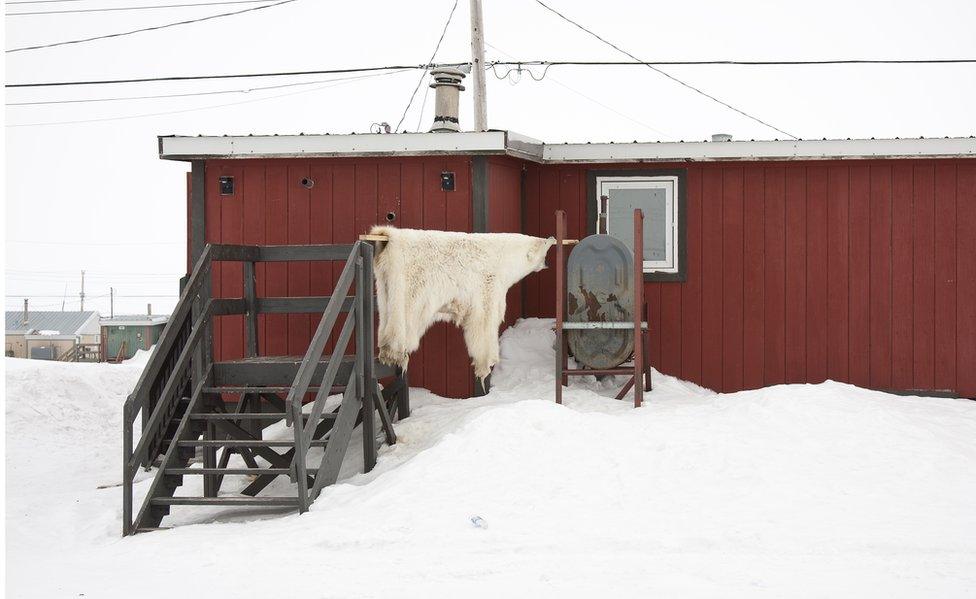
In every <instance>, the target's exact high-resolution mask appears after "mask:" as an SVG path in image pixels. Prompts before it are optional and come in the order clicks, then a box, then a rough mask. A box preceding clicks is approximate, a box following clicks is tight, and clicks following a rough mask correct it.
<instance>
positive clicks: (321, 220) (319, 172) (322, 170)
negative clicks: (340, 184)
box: [308, 160, 337, 354]
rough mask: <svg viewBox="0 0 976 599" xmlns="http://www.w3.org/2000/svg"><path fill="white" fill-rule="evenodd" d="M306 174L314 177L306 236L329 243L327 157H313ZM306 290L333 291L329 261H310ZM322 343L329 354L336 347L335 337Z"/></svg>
mask: <svg viewBox="0 0 976 599" xmlns="http://www.w3.org/2000/svg"><path fill="white" fill-rule="evenodd" d="M309 176H310V177H311V178H312V180H313V181H315V185H314V186H313V187H312V189H311V191H310V193H309V207H308V218H309V239H310V240H311V242H312V243H324V244H331V243H332V220H333V216H332V206H333V202H334V199H333V197H332V183H333V181H332V164H331V163H330V162H329V161H326V160H313V161H312V163H311V164H310V165H309ZM309 277H310V281H309V292H310V293H311V294H312V295H320V296H324V295H332V290H333V287H334V286H335V283H334V282H333V280H332V263H331V262H322V261H318V262H312V263H311V264H309ZM320 320H322V315H321V314H313V315H311V318H309V327H310V330H312V331H314V330H315V329H316V328H318V325H319V321H320ZM336 336H337V335H332V337H333V338H332V339H330V340H329V343H327V344H326V346H325V352H324V353H327V354H331V353H332V351H333V350H334V349H335V337H336Z"/></svg>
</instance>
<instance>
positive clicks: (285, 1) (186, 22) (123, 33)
mask: <svg viewBox="0 0 976 599" xmlns="http://www.w3.org/2000/svg"><path fill="white" fill-rule="evenodd" d="M296 1H297V0H280V1H279V2H275V3H273V4H266V5H264V6H255V7H252V8H245V9H243V10H237V11H234V12H225V13H220V14H216V15H210V16H207V17H200V18H198V19H187V20H184V21H176V22H175V23H166V24H164V25H154V26H152V27H143V28H141V29H132V30H130V31H120V32H118V33H109V34H107V35H96V36H94V37H86V38H81V39H75V40H65V41H63V42H54V43H51V44H39V45H37V46H24V47H21V48H14V49H12V50H7V54H10V53H11V52H24V51H27V50H41V49H43V48H54V47H57V46H67V45H69V44H83V43H86V42H93V41H96V40H104V39H109V38H116V37H122V36H126V35H133V34H135V33H144V32H146V31H158V30H160V29H166V28H169V27H178V26H180V25H190V24H192V23H200V22H203V21H211V20H213V19H221V18H223V17H232V16H234V15H240V14H243V13H246V12H253V11H256V10H263V9H265V8H274V7H276V6H281V5H282V4H290V3H292V2H296Z"/></svg>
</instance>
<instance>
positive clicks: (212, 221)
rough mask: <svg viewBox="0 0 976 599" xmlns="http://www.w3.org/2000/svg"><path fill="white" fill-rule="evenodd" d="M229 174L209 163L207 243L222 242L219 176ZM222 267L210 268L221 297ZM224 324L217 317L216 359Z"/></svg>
mask: <svg viewBox="0 0 976 599" xmlns="http://www.w3.org/2000/svg"><path fill="white" fill-rule="evenodd" d="M229 174H230V173H229V172H228V168H227V167H226V166H224V165H221V164H220V163H209V164H208V165H207V174H206V177H207V186H206V188H207V192H206V194H205V200H204V213H205V217H204V239H205V240H206V242H207V243H220V239H221V226H220V216H221V214H220V199H221V197H222V196H221V195H220V185H219V178H220V177H221V176H223V175H229ZM222 268H223V263H222V262H214V263H213V266H212V267H211V269H210V296H211V297H220V291H221V273H222ZM222 324H223V323H222V322H221V321H220V320H219V319H216V318H215V319H214V322H213V328H212V330H211V335H212V343H211V347H212V350H213V359H214V360H220V359H222V358H223V351H222V349H223V347H222V346H223V344H222V343H221V341H222V339H223V337H222V335H221V325H222Z"/></svg>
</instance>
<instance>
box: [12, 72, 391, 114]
mask: <svg viewBox="0 0 976 599" xmlns="http://www.w3.org/2000/svg"><path fill="white" fill-rule="evenodd" d="M398 72H403V71H392V72H391V73H398ZM384 74H386V73H374V74H372V75H361V76H358V77H336V78H334V79H317V80H315V81H300V82H298V83H281V84H278V85H264V86H261V87H249V88H246V89H224V90H214V91H206V92H187V93H182V94H157V95H152V96H119V97H112V98H81V99H77V100H41V101H37V102H7V103H6V104H4V105H5V106H42V105H47V104H84V103H91V102H119V101H123V100H155V99H161V98H188V97H194V96H216V95H221V94H247V93H251V92H256V91H264V90H269V89H283V88H286V87H300V86H303V85H316V84H318V83H331V82H334V81H349V80H353V79H365V78H367V77H376V76H379V75H384Z"/></svg>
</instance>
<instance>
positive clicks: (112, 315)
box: [108, 287, 115, 318]
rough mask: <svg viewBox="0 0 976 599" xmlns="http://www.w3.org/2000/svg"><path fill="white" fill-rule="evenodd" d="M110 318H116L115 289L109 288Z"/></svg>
mask: <svg viewBox="0 0 976 599" xmlns="http://www.w3.org/2000/svg"><path fill="white" fill-rule="evenodd" d="M108 317H109V318H115V287H109V288H108Z"/></svg>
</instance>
